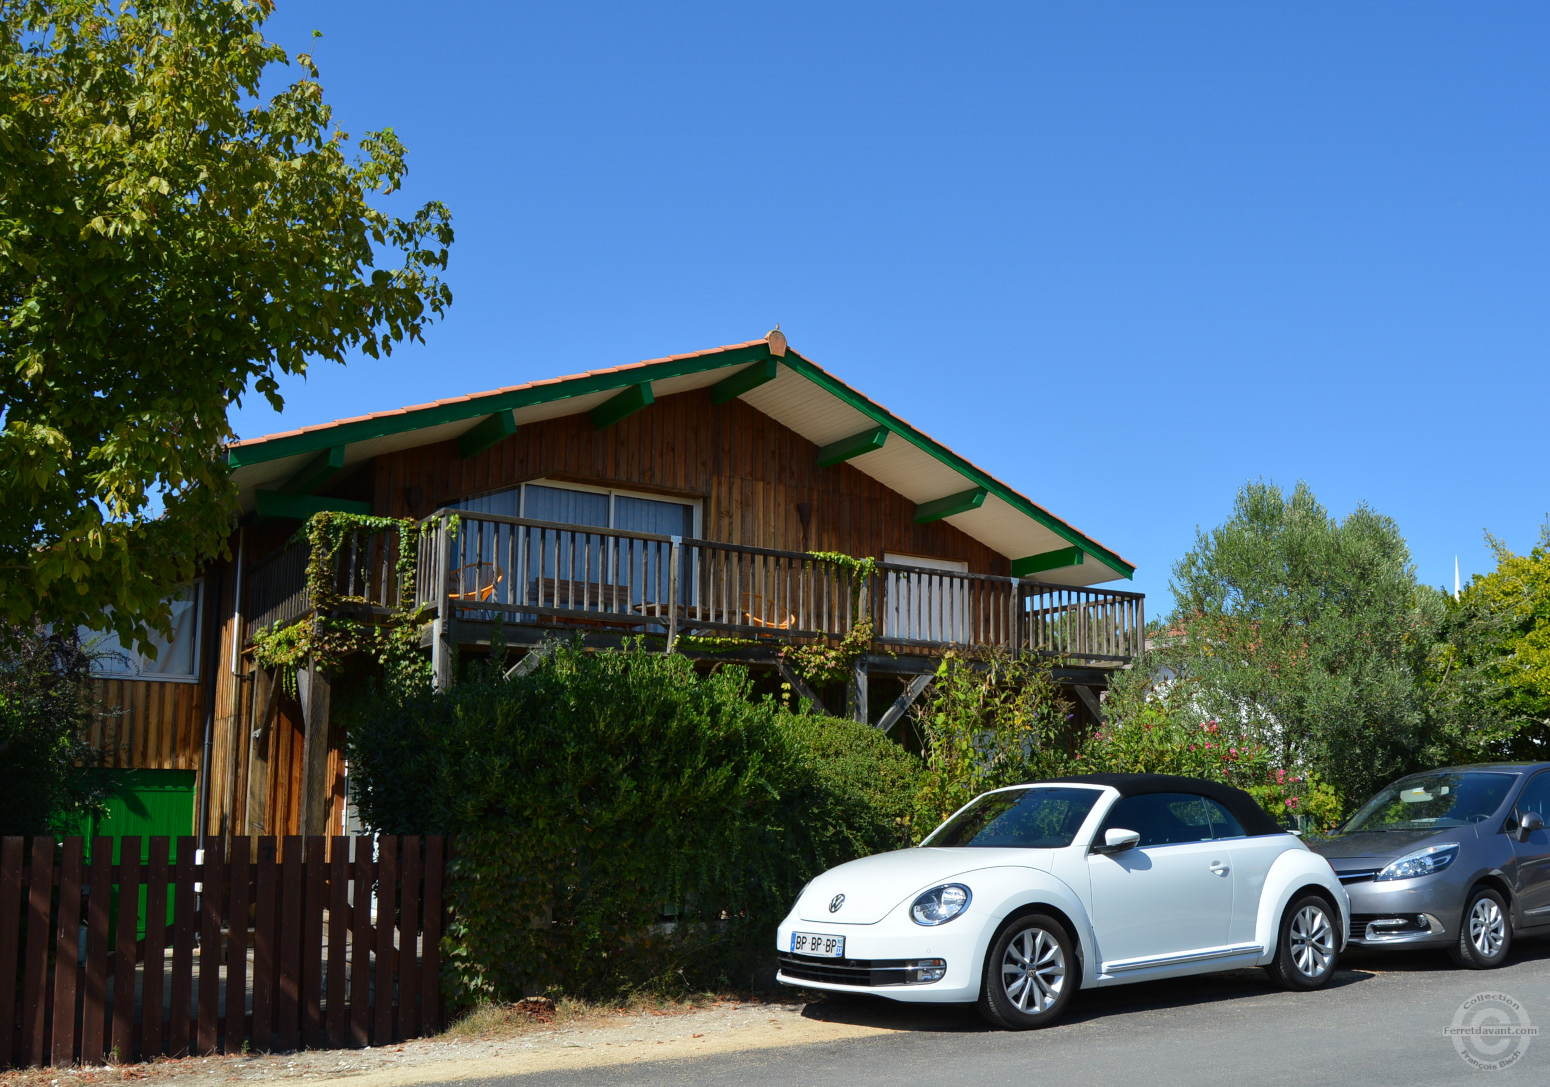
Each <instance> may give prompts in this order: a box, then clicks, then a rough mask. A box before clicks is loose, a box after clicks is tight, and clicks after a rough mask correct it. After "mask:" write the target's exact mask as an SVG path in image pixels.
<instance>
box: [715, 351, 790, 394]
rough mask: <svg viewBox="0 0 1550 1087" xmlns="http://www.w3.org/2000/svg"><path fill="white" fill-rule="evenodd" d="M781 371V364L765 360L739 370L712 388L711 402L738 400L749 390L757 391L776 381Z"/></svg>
mask: <svg viewBox="0 0 1550 1087" xmlns="http://www.w3.org/2000/svg"><path fill="white" fill-rule="evenodd" d="M779 369H780V363H779V362H777V361H776V360H775V359H765V360H764V361H763V362H756V363H754V364H753V365H752V366H749V367H747V368H745V369H742V370H739V371H738V372H737V373H735V374H733V375H732V376H731V377H726V378H722V379H721V380H720V381H718V382H716V384H714V385H712V386H711V387H710V402H711V403H712V404H725V403H726V402H727V401H728V400H736V399H737V398H738V397H739V396H742V395H743V394H744V393H745V392H747V391H748V390H749V389H757V388H758V387H759V386H760V385H763V384H765V383H766V382H770V381H774V380H775V375H776V374H777V373H778V372H779Z"/></svg>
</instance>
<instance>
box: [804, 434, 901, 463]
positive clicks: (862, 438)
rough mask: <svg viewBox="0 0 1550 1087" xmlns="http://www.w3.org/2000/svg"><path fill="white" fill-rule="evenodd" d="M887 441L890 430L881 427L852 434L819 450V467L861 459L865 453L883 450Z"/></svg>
mask: <svg viewBox="0 0 1550 1087" xmlns="http://www.w3.org/2000/svg"><path fill="white" fill-rule="evenodd" d="M887 440H888V428H887V427H885V426H879V427H873V428H872V429H871V430H863V431H862V432H861V433H860V434H852V435H851V436H850V437H848V438H841V439H840V440H839V441H837V442H830V443H829V444H828V445H826V446H824V447H823V448H822V449H820V450H818V467H820V468H829V467H831V466H833V465H836V464H840V463H842V462H844V461H847V460H851V459H853V458H855V457H859V456H861V454H863V453H870V452H872V451H873V450H874V449H881V448H882V447H883V443H884V442H886V441H887Z"/></svg>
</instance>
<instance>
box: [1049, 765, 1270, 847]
mask: <svg viewBox="0 0 1550 1087" xmlns="http://www.w3.org/2000/svg"><path fill="white" fill-rule="evenodd" d="M1062 782H1064V783H1067V784H1072V785H1107V786H1110V787H1111V788H1114V789H1117V790H1119V794H1120V795H1121V796H1144V795H1145V794H1147V793H1196V794H1198V795H1200V796H1209V797H1210V798H1211V799H1212V800H1215V801H1216V802H1217V803H1219V804H1221V806H1222V807H1224V808H1226V809H1227V810H1228V811H1229V812H1231V813H1232V815H1233V818H1235V819H1237V820H1238V822H1239V823H1241V824H1242V825H1243V829H1244V831H1245V832H1246V833H1248V834H1250V835H1259V834H1285V833H1286V831H1285V830H1283V829H1282V828H1281V827H1279V826H1277V825H1276V821H1275V820H1274V819H1272V818H1270V815H1269V813H1268V812H1266V811H1265V809H1264V808H1262V807H1260V806H1259V804H1258V803H1257V802H1256V801H1255V799H1254V798H1253V797H1252V796H1250V795H1249V794H1248V793H1246V792H1244V791H1243V790H1242V789H1235V788H1233V787H1232V786H1231V785H1223V784H1222V783H1221V782H1219V781H1207V780H1206V779H1205V778H1190V777H1183V776H1182V775H1179V774H1078V775H1075V776H1073V777H1063V778H1050V779H1049V782H1048V783H1049V784H1051V785H1054V784H1060V783H1062Z"/></svg>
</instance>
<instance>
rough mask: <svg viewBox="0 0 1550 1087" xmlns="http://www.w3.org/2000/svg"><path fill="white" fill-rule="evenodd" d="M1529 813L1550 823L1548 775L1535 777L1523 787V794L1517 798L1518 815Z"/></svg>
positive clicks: (1549, 781)
mask: <svg viewBox="0 0 1550 1087" xmlns="http://www.w3.org/2000/svg"><path fill="white" fill-rule="evenodd" d="M1531 811H1533V812H1538V813H1539V814H1540V816H1541V817H1542V818H1543V819H1544V820H1545V821H1546V822H1547V823H1550V773H1544V774H1539V775H1537V776H1536V777H1535V778H1534V780H1533V781H1531V782H1529V783H1528V784H1527V785H1525V786H1524V787H1523V794H1522V795H1521V796H1519V797H1518V815H1519V816H1522V815H1523V814H1524V813H1525V812H1531Z"/></svg>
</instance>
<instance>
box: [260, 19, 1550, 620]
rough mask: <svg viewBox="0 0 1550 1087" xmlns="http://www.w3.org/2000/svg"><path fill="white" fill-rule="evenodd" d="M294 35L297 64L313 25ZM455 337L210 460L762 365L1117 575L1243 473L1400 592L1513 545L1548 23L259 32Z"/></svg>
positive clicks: (1542, 213) (1540, 491)
mask: <svg viewBox="0 0 1550 1087" xmlns="http://www.w3.org/2000/svg"><path fill="white" fill-rule="evenodd" d="M313 28H316V29H319V30H321V31H323V34H324V37H323V39H322V40H321V41H320V42H316V43H313V42H311V40H310V38H309V34H308V32H309V31H310V30H312V29H313ZM267 33H268V35H269V36H270V37H271V38H273V39H274V40H276V41H279V42H281V43H282V44H286V45H289V46H291V47H292V48H293V49H306V48H310V49H311V51H312V52H313V54H314V56H315V57H316V59H317V62H318V64H319V65H320V67H321V69H322V78H323V83H324V87H325V90H326V94H327V97H328V98H329V99H330V101H332V102H333V104H334V106H335V109H336V118H337V120H338V121H339V123H340V124H341V126H342V127H343V128H344V129H345V130H346V131H348V132H350V133H352V134H357V135H358V134H359V133H361V132H363V131H365V130H367V129H374V128H381V127H386V126H392V127H393V128H394V129H395V130H396V131H397V132H398V134H399V136H400V137H401V138H402V139H403V140H404V142H405V143H406V144H407V145H408V147H409V148H410V152H411V155H410V171H411V173H410V178H409V184H408V186H407V187H406V190H405V192H404V193H403V194H402V199H401V200H400V199H398V198H395V206H397V207H402V208H405V209H407V208H408V207H410V206H411V205H414V204H418V203H419V202H421V201H423V200H425V199H429V198H436V199H440V200H442V201H444V202H445V203H447V204H448V205H449V206H450V208H451V210H452V213H453V216H454V219H455V225H456V228H457V234H458V240H457V243H456V245H455V246H454V248H453V256H452V263H451V267H450V269H449V273H448V281H449V282H450V284H451V286H452V288H453V291H454V294H455V298H456V300H455V303H454V305H453V307H452V310H451V312H450V314H449V316H448V318H447V319H446V320H445V321H444V322H443V323H442V324H440V325H438V326H437V327H435V328H433V329H432V331H431V333H430V334H429V336H428V337H427V342H426V344H425V345H424V346H418V345H416V346H412V347H408V348H404V349H401V350H400V351H399V352H398V353H396V354H395V355H394V356H393V357H392V359H391V360H389V361H386V362H376V361H372V360H369V359H364V358H363V359H361V360H359V361H357V362H353V363H351V364H350V365H349V366H348V367H347V368H340V367H336V366H332V365H327V364H324V365H319V366H318V367H317V368H316V369H315V370H314V371H313V372H312V373H311V375H310V376H309V377H308V378H307V380H306V381H305V383H302V382H293V383H289V384H287V385H286V386H285V393H286V396H287V401H288V402H287V408H286V411H285V413H284V415H283V416H282V417H276V416H275V415H274V414H273V413H272V412H270V411H269V410H268V409H267V407H266V406H264V405H263V404H262V402H261V400H249V402H248V403H247V404H246V405H245V406H244V407H243V408H241V409H239V410H237V411H236V412H235V414H234V425H235V427H236V428H237V430H238V432H239V433H240V434H242V435H243V436H245V437H252V436H256V435H258V434H262V433H268V432H271V431H274V430H281V429H289V428H291V427H295V426H302V425H306V424H309V423H316V422H322V421H325V420H328V419H332V418H337V417H339V416H344V415H353V414H358V413H360V412H364V411H374V410H381V409H385V408H392V407H398V406H400V405H403V404H411V403H419V402H422V401H425V400H430V399H435V398H438V397H443V396H450V395H457V394H460V393H465V392H472V391H475V390H480V389H486V388H491V387H495V386H499V385H508V384H513V383H516V382H520V381H525V380H528V379H532V378H540V377H548V376H553V375H557V374H564V373H572V372H576V371H579V370H585V369H591V368H595V367H600V366H612V365H617V364H619V363H621V362H628V361H634V360H637V359H642V358H650V357H655V356H660V355H666V354H673V353H677V352H681V351H690V350H695V349H699V348H703V347H710V346H714V345H717V344H723V343H731V342H737V341H740V340H745V339H751V338H756V337H758V336H761V335H762V334H763V333H764V332H765V331H766V330H767V329H769V328H770V327H772V326H773V325H774V323H775V322H777V321H779V322H781V327H782V328H783V330H784V331H785V332H786V333H787V334H788V335H789V337H790V341H791V344H792V346H793V347H795V348H796V349H797V350H799V351H801V352H803V353H804V354H805V355H807V356H808V357H810V358H812V359H813V360H815V361H816V362H818V363H819V364H820V365H822V366H825V367H826V368H828V369H830V370H831V371H833V372H834V373H836V374H838V375H839V376H840V377H841V378H843V379H844V380H846V381H848V382H850V383H851V384H853V385H855V386H857V387H858V388H860V389H861V390H863V391H864V392H866V393H867V394H869V395H870V396H872V397H873V398H874V399H876V400H878V401H879V402H881V403H882V404H884V405H885V406H887V407H888V408H890V409H891V410H893V411H895V412H896V413H898V414H899V415H901V416H903V417H904V418H906V419H908V420H910V421H911V422H912V423H914V424H916V425H917V426H919V427H921V428H922V429H924V430H925V431H927V432H928V433H930V434H932V435H933V436H935V437H937V438H939V439H940V440H942V441H944V442H946V443H947V444H948V445H950V446H952V447H953V448H954V449H957V450H958V451H959V452H961V453H963V454H964V455H966V456H968V457H969V458H970V459H972V460H974V461H976V462H977V463H979V464H981V465H983V466H984V467H986V468H987V469H989V470H990V471H992V472H994V473H995V474H997V475H999V476H1000V477H1001V478H1003V479H1005V480H1006V481H1007V482H1009V483H1011V484H1012V485H1013V486H1015V487H1017V488H1018V489H1019V490H1022V491H1023V492H1024V493H1026V494H1028V495H1029V496H1031V497H1032V498H1034V499H1035V500H1036V501H1038V502H1040V503H1042V504H1044V505H1045V506H1047V507H1048V508H1049V509H1051V510H1052V511H1054V512H1055V513H1056V514H1058V515H1059V516H1061V517H1064V518H1066V519H1067V520H1069V521H1071V522H1072V523H1074V524H1075V525H1077V526H1078V527H1079V528H1081V529H1082V530H1084V531H1085V532H1087V533H1089V534H1090V535H1092V536H1094V537H1095V538H1097V539H1099V540H1101V541H1103V542H1104V543H1106V544H1108V545H1110V546H1112V547H1114V548H1115V549H1116V550H1118V551H1119V552H1120V553H1121V554H1123V555H1125V556H1126V557H1127V558H1129V559H1130V560H1131V561H1133V562H1135V563H1136V564H1137V566H1138V570H1137V574H1136V579H1135V582H1134V586H1133V587H1135V588H1137V589H1140V590H1142V591H1144V592H1146V593H1148V594H1149V595H1150V596H1151V598H1152V600H1151V602H1150V603H1151V606H1150V608H1149V610H1150V611H1151V612H1153V613H1154V614H1160V613H1161V612H1162V611H1164V610H1166V608H1167V606H1168V604H1169V603H1170V599H1169V597H1168V594H1167V583H1168V571H1169V567H1170V565H1171V564H1172V562H1173V561H1174V560H1175V559H1176V558H1178V556H1179V555H1181V554H1182V553H1183V552H1184V551H1185V550H1186V549H1187V548H1188V547H1189V546H1190V544H1191V542H1192V541H1193V538H1194V532H1195V529H1196V526H1197V525H1200V526H1206V527H1209V526H1210V525H1213V524H1215V523H1217V522H1219V521H1221V520H1222V519H1223V518H1224V517H1225V516H1226V515H1227V513H1228V511H1229V509H1230V505H1231V501H1232V498H1233V495H1234V493H1235V491H1236V489H1237V488H1238V486H1239V485H1240V484H1242V483H1243V482H1244V481H1245V480H1249V479H1255V478H1259V477H1266V478H1270V479H1273V480H1275V481H1276V482H1278V483H1281V484H1283V485H1285V486H1287V487H1290V486H1291V485H1292V484H1293V483H1294V482H1295V481H1296V480H1297V479H1299V478H1301V479H1306V480H1307V481H1308V482H1309V483H1310V484H1311V486H1312V487H1313V489H1314V492H1315V493H1316V494H1317V495H1318V496H1319V497H1320V498H1321V499H1322V500H1323V501H1324V502H1325V504H1326V505H1328V506H1329V507H1330V509H1331V510H1332V511H1333V512H1335V513H1336V514H1337V515H1343V514H1344V513H1346V512H1348V511H1349V510H1350V509H1351V508H1353V507H1354V506H1355V505H1356V503H1358V502H1359V501H1363V500H1365V501H1366V502H1367V503H1368V504H1370V505H1371V506H1372V507H1374V508H1375V509H1377V510H1379V511H1380V512H1383V513H1386V514H1389V515H1390V516H1392V517H1394V518H1395V519H1396V520H1397V521H1398V523H1399V525H1400V527H1401V529H1402V530H1403V531H1404V533H1405V535H1406V537H1407V538H1408V540H1409V542H1410V546H1411V549H1412V552H1413V554H1414V558H1415V561H1416V565H1417V568H1418V572H1419V574H1420V576H1421V577H1422V579H1423V580H1426V581H1428V582H1431V583H1433V584H1443V583H1447V584H1449V585H1450V586H1451V583H1452V577H1453V556H1454V555H1455V553H1457V554H1458V555H1459V557H1460V562H1461V565H1462V568H1463V571H1464V576H1465V578H1466V579H1467V578H1468V576H1469V574H1470V573H1471V572H1472V571H1484V570H1488V569H1490V568H1491V567H1493V566H1494V562H1493V560H1492V559H1491V557H1490V553H1489V551H1488V549H1487V548H1486V546H1485V544H1484V542H1483V540H1482V531H1483V530H1485V529H1490V530H1491V531H1492V532H1494V533H1496V534H1497V535H1498V536H1500V537H1502V538H1503V539H1504V540H1506V542H1507V543H1508V544H1509V545H1511V546H1512V547H1514V548H1515V549H1516V550H1519V551H1523V550H1526V549H1527V548H1528V547H1530V546H1531V545H1532V544H1533V542H1534V541H1535V539H1536V538H1537V536H1538V529H1539V525H1540V524H1541V523H1542V522H1543V521H1544V519H1545V517H1546V514H1547V512H1550V489H1547V487H1546V484H1545V480H1546V471H1545V463H1546V457H1545V450H1546V438H1545V435H1546V430H1547V428H1546V426H1545V423H1544V418H1545V414H1546V403H1547V395H1546V394H1547V393H1550V378H1547V376H1546V375H1547V361H1550V359H1547V347H1550V308H1547V301H1550V203H1547V194H1550V140H1547V136H1550V110H1547V104H1550V65H1547V64H1546V63H1545V61H1544V57H1545V55H1546V48H1547V45H1550V7H1547V6H1545V5H1533V4H1527V3H1494V4H1490V5H1481V4H1469V5H1463V4H1441V3H1413V2H1412V3H1402V4H1401V3H1364V4H1360V5H1351V4H1316V3H1299V4H1290V3H1280V4H1268V3H1266V4H1237V3H1192V4H1166V5H1164V4H1140V3H1131V4H1121V3H1089V4H1076V3H1068V4H1062V5H1053V4H1039V3H1020V4H1006V5H993V4H987V5H962V4H959V5H947V4H940V5H923V4H886V5H885V4H875V5H873V4H835V3H828V4H801V3H784V4H779V5H757V6H755V5H747V4H739V5H731V4H720V5H710V4H706V5H695V4H672V3H662V4H651V5H646V4H635V5H580V4H528V3H510V4H508V3H499V4H497V3H484V4H473V3H461V2H455V0H454V2H442V3H438V4H436V5H434V7H433V8H428V7H427V6H426V5H424V4H408V3H397V2H393V0H374V2H372V3H346V2H342V0H339V2H330V0H309V2H307V3H305V4H303V3H297V2H295V0H279V2H278V11H277V13H276V15H275V17H274V18H273V19H272V20H271V21H270V22H269V24H268V26H267Z"/></svg>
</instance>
